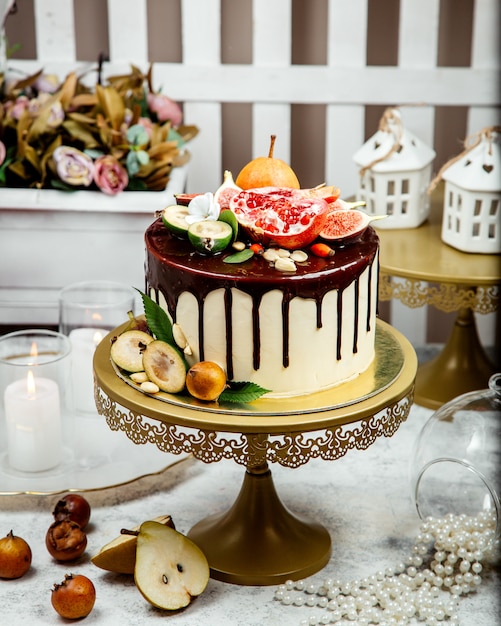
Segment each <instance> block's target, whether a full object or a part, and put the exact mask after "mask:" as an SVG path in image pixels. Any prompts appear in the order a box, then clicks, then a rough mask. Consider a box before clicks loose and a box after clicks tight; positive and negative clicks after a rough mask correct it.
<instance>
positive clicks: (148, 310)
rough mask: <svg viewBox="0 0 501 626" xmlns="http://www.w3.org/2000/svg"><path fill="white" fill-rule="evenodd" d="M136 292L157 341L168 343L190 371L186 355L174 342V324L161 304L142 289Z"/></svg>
mask: <svg viewBox="0 0 501 626" xmlns="http://www.w3.org/2000/svg"><path fill="white" fill-rule="evenodd" d="M136 291H138V292H139V294H140V295H141V299H142V301H143V307H144V315H145V317H146V323H147V324H148V328H149V329H150V331H151V332H152V333H153V335H154V336H155V338H156V339H159V340H160V341H165V343H168V344H169V345H170V346H172V347H173V348H174V350H176V351H177V352H178V354H179V356H180V357H181V358H182V359H183V362H184V366H185V367H186V369H187V370H188V363H187V362H186V358H185V356H184V353H183V352H182V350H180V349H179V346H178V345H177V343H176V342H175V341H174V335H173V333H172V322H171V321H170V319H169V316H168V315H167V313H166V312H165V311H164V310H163V309H162V307H161V306H160V305H159V304H157V303H156V302H155V301H154V300H152V299H151V298H150V296H148V295H147V294H145V293H143V292H142V291H141V290H140V289H136Z"/></svg>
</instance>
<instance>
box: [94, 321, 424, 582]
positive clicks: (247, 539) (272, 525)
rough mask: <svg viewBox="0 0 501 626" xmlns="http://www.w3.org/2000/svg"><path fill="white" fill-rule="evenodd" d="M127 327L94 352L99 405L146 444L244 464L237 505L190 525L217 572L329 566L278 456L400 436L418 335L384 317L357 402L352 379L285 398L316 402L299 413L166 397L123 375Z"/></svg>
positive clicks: (263, 578) (224, 575)
mask: <svg viewBox="0 0 501 626" xmlns="http://www.w3.org/2000/svg"><path fill="white" fill-rule="evenodd" d="M124 326H125V325H124ZM121 329H123V327H120V328H119V329H117V330H116V331H114V332H112V333H110V334H109V335H108V337H107V338H106V339H105V340H103V341H102V342H101V343H100V344H99V346H98V348H97V349H96V353H95V357H94V373H95V397H96V406H97V409H98V411H99V413H100V414H101V415H104V416H105V417H106V420H107V423H108V425H109V426H110V428H111V429H112V430H121V431H123V432H125V433H126V434H127V436H128V437H129V438H130V439H132V440H133V441H135V442H136V443H138V444H139V443H141V444H142V443H146V442H150V443H154V444H156V445H157V447H159V448H160V449H161V450H165V451H169V452H174V453H179V454H180V453H186V452H189V453H191V454H193V456H195V458H198V459H199V460H201V461H203V462H205V463H211V462H217V461H219V460H220V459H222V458H232V459H234V460H235V461H236V462H237V463H239V464H242V465H245V468H246V470H245V475H244V479H243V484H242V487H241V490H240V493H239V495H238V497H237V499H236V501H235V502H234V504H233V505H232V507H231V508H230V509H229V510H228V511H226V512H223V513H221V514H217V515H214V516H210V517H208V518H206V519H203V520H202V521H200V522H198V523H197V524H195V526H194V527H193V528H192V529H191V530H190V531H189V533H188V536H189V537H191V538H192V539H193V540H194V541H195V542H196V543H197V544H198V545H199V546H200V548H201V549H202V551H203V552H204V553H205V555H206V556H207V559H208V561H209V565H210V569H211V576H212V578H215V579H217V580H221V581H225V582H230V583H235V584H242V585H274V584H279V583H282V582H285V581H286V580H288V579H295V580H297V579H300V578H304V577H306V576H310V575H312V574H314V573H315V572H317V571H319V570H320V569H321V568H322V567H324V566H325V565H326V564H327V562H328V561H329V559H330V555H331V537H330V535H329V532H328V531H327V530H326V529H325V528H324V527H323V526H321V525H320V524H317V523H315V522H313V521H311V520H304V519H300V518H298V517H296V516H295V515H293V514H292V513H291V512H290V511H288V510H287V508H286V507H285V506H284V504H283V503H282V502H281V500H280V498H279V496H278V493H277V491H276V489H275V485H274V482H273V477H272V473H271V471H270V469H269V463H271V462H276V463H279V464H280V465H283V466H287V467H292V468H294V467H299V466H300V465H302V464H304V463H306V462H308V460H309V459H312V458H321V459H325V460H335V459H337V458H340V457H342V456H343V455H344V454H346V453H347V452H348V451H349V450H351V449H354V448H355V449H358V450H364V449H366V448H367V447H369V446H370V445H372V443H374V441H375V440H376V439H377V438H378V437H380V436H386V437H390V436H392V435H393V434H394V433H395V432H396V430H397V429H398V427H399V426H400V424H401V423H402V422H403V421H404V420H405V419H406V418H407V416H408V414H409V411H410V407H411V404H412V396H413V389H414V380H415V376H416V371H417V357H416V354H415V352H414V349H413V348H412V346H411V344H410V343H409V341H408V340H407V339H406V338H405V337H404V336H403V335H402V334H401V333H399V332H398V331H397V330H395V329H394V328H392V327H391V326H389V325H388V324H386V323H384V322H381V321H380V320H378V322H377V332H376V358H375V360H374V368H375V370H374V369H373V370H371V372H369V373H367V372H366V373H364V374H362V375H361V376H360V377H359V378H358V379H357V383H358V384H357V387H356V388H358V394H359V396H358V397H359V400H358V401H357V400H356V399H355V398H353V397H352V391H351V388H352V387H353V383H347V384H346V388H345V385H340V386H338V387H335V388H333V389H332V390H330V391H329V392H322V393H321V394H319V395H320V396H321V398H320V399H319V398H315V396H316V395H317V394H312V397H310V398H308V399H306V397H305V398H303V397H300V398H296V399H295V402H293V403H289V402H288V401H285V402H284V405H285V407H288V406H295V407H297V406H298V403H299V406H301V403H302V402H306V405H307V406H308V405H311V403H313V405H315V406H316V408H308V409H304V410H303V409H301V410H299V411H298V410H295V411H292V412H291V413H288V412H287V411H283V410H281V409H279V408H278V406H280V405H277V404H276V402H277V401H267V400H266V399H265V398H262V399H260V400H257V401H256V402H254V403H252V405H253V408H252V410H249V408H245V407H241V406H237V407H235V408H234V409H230V408H227V407H226V408H224V409H223V410H222V409H221V407H218V406H217V405H215V406H213V405H209V406H206V408H205V410H204V408H203V405H200V406H198V405H196V406H193V405H192V402H191V400H189V399H186V400H183V399H182V397H176V398H174V399H173V401H172V403H171V402H169V401H168V400H165V399H164V401H160V400H158V399H155V398H154V397H151V396H148V395H146V394H143V393H141V392H140V391H138V390H137V389H134V388H133V387H132V386H131V385H130V384H128V382H126V381H125V380H123V379H122V378H120V377H119V376H117V373H116V372H115V369H114V368H113V366H112V364H111V361H110V354H109V352H110V343H111V339H112V338H113V337H114V336H116V335H117V334H118V333H119V332H121ZM375 381H377V382H375ZM269 402H271V404H270V403H269ZM123 407H125V408H126V409H127V410H126V411H124V409H123ZM260 407H263V409H264V410H263V411H261V409H260ZM186 431H188V432H186ZM304 433H309V435H308V437H304Z"/></svg>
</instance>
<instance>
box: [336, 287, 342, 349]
mask: <svg viewBox="0 0 501 626" xmlns="http://www.w3.org/2000/svg"><path fill="white" fill-rule="evenodd" d="M343 295H344V290H339V292H338V294H337V344H336V359H337V360H338V361H340V360H341V333H342V330H343V321H342V320H343V317H342V316H343Z"/></svg>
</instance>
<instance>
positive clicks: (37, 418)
mask: <svg viewBox="0 0 501 626" xmlns="http://www.w3.org/2000/svg"><path fill="white" fill-rule="evenodd" d="M4 403H5V418H6V424H7V450H8V459H9V464H10V466H11V467H13V468H14V469H16V470H20V471H23V472H42V471H44V470H48V469H50V468H52V467H55V466H56V465H58V464H59V463H60V462H61V459H62V453H63V443H62V429H61V410H60V403H59V387H58V385H57V383H56V382H55V381H53V380H50V379H49V378H35V377H34V376H33V374H32V372H31V370H30V371H28V375H27V378H26V380H16V381H15V382H13V383H10V385H8V386H7V388H6V389H5V393H4Z"/></svg>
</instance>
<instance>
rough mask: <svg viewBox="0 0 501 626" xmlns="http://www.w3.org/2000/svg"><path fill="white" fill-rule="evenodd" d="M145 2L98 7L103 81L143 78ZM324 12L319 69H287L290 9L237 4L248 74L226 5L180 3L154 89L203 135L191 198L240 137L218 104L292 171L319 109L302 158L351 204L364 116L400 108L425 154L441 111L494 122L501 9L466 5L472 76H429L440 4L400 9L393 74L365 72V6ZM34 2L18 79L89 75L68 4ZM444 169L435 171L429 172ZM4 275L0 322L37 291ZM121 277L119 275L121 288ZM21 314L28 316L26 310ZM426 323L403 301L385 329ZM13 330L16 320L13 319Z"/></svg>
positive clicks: (490, 324)
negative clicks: (302, 113)
mask: <svg viewBox="0 0 501 626" xmlns="http://www.w3.org/2000/svg"><path fill="white" fill-rule="evenodd" d="M149 1H151V2H153V0H107V3H106V2H102V3H101V6H100V8H99V10H100V11H105V17H106V18H107V23H108V41H109V58H110V61H109V62H108V63H106V64H105V67H104V70H105V75H111V74H116V73H122V72H127V71H128V70H129V64H130V62H134V63H135V64H136V65H138V66H140V67H143V68H144V69H146V68H147V66H148V63H149V58H148V50H149V34H148V19H147V15H148V13H147V12H148V2H149ZM325 1H326V2H327V24H326V26H325V27H326V30H327V35H326V42H327V50H326V51H325V58H326V62H325V64H323V65H294V64H292V63H291V45H292V21H293V8H294V3H293V2H291V1H290V0H272V1H271V2H270V0H243V4H245V5H246V6H248V2H250V3H251V15H252V50H253V53H252V60H251V62H250V63H247V64H245V63H222V62H221V56H222V54H221V48H222V40H221V25H222V7H223V9H224V7H225V6H226V7H227V6H228V5H227V3H225V1H224V0H179V12H180V16H181V35H180V36H181V48H182V62H174V63H166V62H158V63H155V66H154V79H155V83H156V85H168V86H169V88H168V93H169V95H170V96H171V97H173V98H175V99H176V100H178V101H180V102H182V103H183V106H184V113H185V120H186V121H187V123H195V124H197V125H198V126H199V127H200V129H201V132H200V134H199V136H198V137H197V138H196V139H195V140H194V141H193V142H192V143H191V144H190V151H191V152H192V155H193V158H192V161H191V164H190V168H189V173H188V181H187V190H188V191H200V190H207V189H215V188H216V187H217V186H218V185H219V183H220V181H221V176H222V172H223V170H224V169H225V168H227V167H228V164H227V163H224V162H223V155H224V153H225V145H226V144H225V142H226V143H230V142H234V143H237V144H238V142H239V140H240V138H239V137H238V136H233V137H230V138H228V137H225V136H224V128H223V125H224V124H223V117H224V116H223V112H224V106H225V105H226V104H242V105H249V106H250V107H251V110H252V115H251V130H250V136H251V146H250V149H249V152H250V154H252V155H253V156H257V155H263V154H266V153H267V149H268V141H269V135H270V134H272V133H273V134H276V135H277V136H278V137H279V138H280V141H279V142H277V147H276V152H275V155H276V156H278V157H280V158H283V159H284V160H286V161H288V162H291V154H292V143H293V141H294V132H295V129H294V128H293V124H292V117H293V110H294V106H296V105H304V106H305V107H307V106H315V105H321V106H322V107H323V109H321V110H325V121H324V123H325V140H324V142H323V143H321V144H319V145H317V144H315V145H313V146H306V147H305V153H306V156H305V158H308V156H307V154H308V150H310V151H311V150H315V151H322V157H323V159H322V162H323V163H324V171H322V172H319V173H318V182H321V181H322V180H326V181H328V182H329V183H332V184H337V185H339V186H341V187H342V190H343V195H345V196H348V195H350V194H352V193H353V192H354V191H355V189H356V184H357V175H358V174H357V171H356V168H355V166H354V164H353V162H352V158H351V157H352V155H353V153H354V152H355V151H356V150H357V149H358V148H359V147H360V145H361V144H362V143H363V142H364V140H365V139H366V137H367V136H369V135H371V134H373V132H374V130H375V128H366V112H367V107H370V106H373V107H377V106H380V107H381V106H387V105H393V104H397V105H400V106H401V110H402V117H403V119H404V123H405V125H406V126H407V127H408V128H409V129H410V130H411V131H412V132H414V133H415V134H416V135H418V136H419V137H420V138H421V139H423V140H424V141H425V142H426V143H428V144H429V145H433V143H434V138H435V137H436V136H437V128H436V117H437V115H436V113H437V107H460V106H461V107H467V128H466V129H465V130H466V134H468V133H470V132H474V131H476V130H479V129H480V128H482V127H484V126H491V125H494V124H499V123H500V119H501V118H500V96H499V93H500V86H501V85H500V80H499V54H498V52H499V41H500V37H499V24H500V13H501V9H500V3H499V2H498V1H497V0H475V2H474V5H473V19H472V21H471V29H472V32H471V42H472V44H471V63H470V65H469V66H468V67H441V66H438V65H437V58H438V47H439V33H440V28H441V26H443V25H441V24H440V17H441V11H440V6H441V5H440V0H400V7H399V8H400V10H399V17H398V62H397V64H396V65H393V66H376V65H368V64H367V20H368V16H369V13H370V8H371V2H370V1H369V0H350V1H349V2H347V1H346V0H325ZM33 2H34V11H35V22H34V29H35V33H36V55H35V57H34V58H32V59H17V60H16V61H15V66H16V68H18V69H20V70H22V71H25V72H26V73H31V72H34V71H37V70H38V69H40V67H41V66H43V67H44V68H45V70H46V71H47V72H53V73H56V74H58V75H59V76H64V75H66V74H67V73H68V72H69V71H71V70H73V69H75V68H84V67H88V66H89V63H84V62H82V61H80V60H78V59H77V57H76V37H75V25H74V13H75V10H74V4H73V2H70V1H62V0H33ZM98 4H99V3H94V6H95V7H98ZM173 4H174V3H173ZM315 4H317V3H316V2H312V3H311V5H315ZM320 4H322V2H320ZM311 5H310V3H308V6H311ZM296 6H297V5H296ZM79 26H80V27H81V26H82V25H79ZM462 138H463V137H458V140H459V139H462ZM457 149H458V150H459V144H458V145H457ZM449 156H452V154H450V155H449ZM293 165H294V164H293ZM440 165H441V163H437V165H436V169H438V167H439V166H440ZM6 193H8V192H7V191H5V190H0V198H1V197H2V196H5V194H6ZM4 202H5V201H4ZM7 203H8V201H7ZM3 206H5V204H4V205H3ZM26 208H27V207H26ZM0 226H2V223H1V222H0ZM138 239H139V243H138V245H142V241H141V238H140V236H139V235H138ZM12 272H14V275H12ZM9 273H11V275H10V276H9V277H8V279H6V277H5V272H3V273H2V280H1V284H0V316H3V317H4V318H5V316H7V317H8V316H11V317H12V315H13V314H14V312H15V311H16V308H19V302H16V297H17V296H16V293H17V295H18V296H19V293H20V291H23V294H24V295H23V297H24V298H25V301H29V302H30V303H33V302H35V301H36V299H37V298H39V297H40V285H33V284H29V283H28V284H21V283H19V282H17V280H18V279H17V277H16V276H15V267H14V268H12V269H9ZM128 278H129V277H128V276H127V275H125V276H124V277H123V280H125V281H127V280H128ZM23 279H25V277H24V278H23ZM9 280H10V283H9ZM54 280H56V279H54ZM6 282H7V285H6ZM21 282H22V281H21ZM56 282H57V281H56ZM6 287H8V289H7V290H6ZM55 288H56V285H55V284H50V285H48V287H47V290H46V292H45V295H46V300H47V302H48V309H47V315H46V319H49V318H51V319H53V316H54V313H53V311H51V310H50V309H51V304H50V302H51V301H52V300H53V296H54V291H55ZM37 289H38V291H37ZM42 289H43V287H42ZM9 290H10V291H9ZM30 290H31V291H30ZM26 294H28V295H26ZM29 294H31V295H29ZM28 309H29V307H28ZM26 315H28V317H29V316H30V315H31V316H33V311H32V312H31V313H26ZM427 317H428V312H427V310H426V307H425V308H423V309H417V310H413V311H409V310H408V309H405V311H403V310H402V305H400V304H399V302H392V304H391V321H392V323H393V324H394V325H395V326H396V327H397V328H399V329H400V330H402V331H403V332H404V333H405V334H406V335H407V336H408V337H409V338H410V339H411V340H412V341H413V342H414V343H415V344H423V343H425V342H426V339H427V336H428V334H427V333H428V331H427ZM481 318H484V319H479V320H478V322H479V326H480V334H481V336H482V338H483V341H484V342H486V343H488V344H493V343H494V319H493V316H481ZM16 319H19V316H18V314H17V313H16ZM43 321H45V320H43ZM446 334H447V333H445V335H446Z"/></svg>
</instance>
